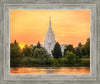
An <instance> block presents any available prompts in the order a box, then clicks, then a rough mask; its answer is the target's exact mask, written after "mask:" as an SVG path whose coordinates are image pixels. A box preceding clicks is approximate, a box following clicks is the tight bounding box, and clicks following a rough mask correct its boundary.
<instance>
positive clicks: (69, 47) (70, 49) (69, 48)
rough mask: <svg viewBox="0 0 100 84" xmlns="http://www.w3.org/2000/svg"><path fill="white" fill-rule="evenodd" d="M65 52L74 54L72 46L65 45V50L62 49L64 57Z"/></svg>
mask: <svg viewBox="0 0 100 84" xmlns="http://www.w3.org/2000/svg"><path fill="white" fill-rule="evenodd" d="M67 51H70V52H73V53H75V50H74V48H73V45H67V46H66V48H65V49H64V55H65V54H66V52H67Z"/></svg>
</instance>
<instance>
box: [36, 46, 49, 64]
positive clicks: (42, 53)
mask: <svg viewBox="0 0 100 84" xmlns="http://www.w3.org/2000/svg"><path fill="white" fill-rule="evenodd" d="M34 57H35V58H37V59H38V63H40V64H44V63H46V64H47V63H49V62H50V54H48V53H47V51H46V50H45V49H44V48H36V49H35V51H34Z"/></svg>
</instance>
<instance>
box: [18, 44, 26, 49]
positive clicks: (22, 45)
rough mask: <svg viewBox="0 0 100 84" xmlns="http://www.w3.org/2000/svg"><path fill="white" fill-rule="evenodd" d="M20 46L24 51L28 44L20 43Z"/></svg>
mask: <svg viewBox="0 0 100 84" xmlns="http://www.w3.org/2000/svg"><path fill="white" fill-rule="evenodd" d="M18 45H19V47H20V48H21V49H23V48H24V47H25V45H26V44H25V43H20V42H19V43H18Z"/></svg>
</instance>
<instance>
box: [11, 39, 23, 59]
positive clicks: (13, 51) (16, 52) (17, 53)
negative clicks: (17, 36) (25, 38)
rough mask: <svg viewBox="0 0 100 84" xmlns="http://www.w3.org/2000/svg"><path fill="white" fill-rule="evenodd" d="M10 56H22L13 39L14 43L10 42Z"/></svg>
mask: <svg viewBox="0 0 100 84" xmlns="http://www.w3.org/2000/svg"><path fill="white" fill-rule="evenodd" d="M10 56H11V58H17V57H21V56H22V53H21V49H20V47H19V45H18V43H17V42H16V40H15V41H14V43H11V44H10Z"/></svg>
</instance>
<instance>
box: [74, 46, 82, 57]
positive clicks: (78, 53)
mask: <svg viewBox="0 0 100 84" xmlns="http://www.w3.org/2000/svg"><path fill="white" fill-rule="evenodd" d="M75 55H76V56H78V57H79V58H82V54H81V51H80V48H79V47H77V48H76V50H75Z"/></svg>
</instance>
